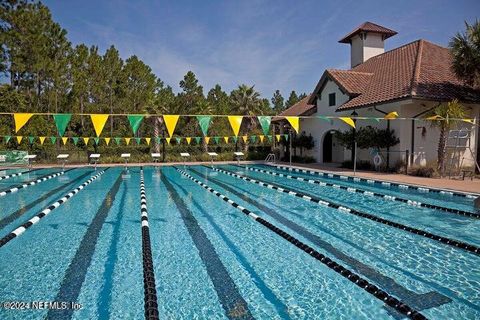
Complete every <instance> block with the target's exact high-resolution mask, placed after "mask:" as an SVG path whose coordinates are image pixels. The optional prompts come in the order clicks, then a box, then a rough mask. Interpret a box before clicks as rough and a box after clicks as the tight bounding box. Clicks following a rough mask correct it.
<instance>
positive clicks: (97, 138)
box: [93, 137, 100, 146]
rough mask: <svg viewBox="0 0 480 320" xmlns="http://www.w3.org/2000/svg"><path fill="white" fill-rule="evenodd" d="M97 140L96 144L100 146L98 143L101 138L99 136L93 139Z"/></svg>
mask: <svg viewBox="0 0 480 320" xmlns="http://www.w3.org/2000/svg"><path fill="white" fill-rule="evenodd" d="M93 140H94V141H95V144H96V145H97V146H98V143H99V142H100V138H99V137H96V138H94V139H93Z"/></svg>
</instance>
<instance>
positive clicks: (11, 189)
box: [0, 168, 76, 196]
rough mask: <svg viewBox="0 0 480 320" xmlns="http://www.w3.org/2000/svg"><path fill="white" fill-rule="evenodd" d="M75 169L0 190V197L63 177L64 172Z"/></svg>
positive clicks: (50, 174) (49, 174)
mask: <svg viewBox="0 0 480 320" xmlns="http://www.w3.org/2000/svg"><path fill="white" fill-rule="evenodd" d="M75 169H76V168H72V169H68V170H65V171H58V172H54V173H52V172H50V173H48V174H46V175H43V176H41V177H38V178H35V179H32V180H30V181H26V182H24V183H22V184H17V185H16V186H14V187H9V188H7V189H4V190H0V196H4V195H6V194H9V193H14V192H17V191H19V190H21V189H24V188H28V187H30V186H34V185H36V184H39V183H41V182H44V181H47V180H50V179H52V178H55V177H58V176H61V175H64V174H65V173H66V172H68V171H72V170H75Z"/></svg>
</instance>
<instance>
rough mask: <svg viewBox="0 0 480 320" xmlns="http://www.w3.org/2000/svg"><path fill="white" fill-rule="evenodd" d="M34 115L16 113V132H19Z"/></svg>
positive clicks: (14, 115)
mask: <svg viewBox="0 0 480 320" xmlns="http://www.w3.org/2000/svg"><path fill="white" fill-rule="evenodd" d="M32 116H33V113H14V114H13V120H14V121H15V133H17V132H18V130H20V129H21V128H22V127H23V126H24V125H25V124H26V123H27V122H28V120H30V118H31V117H32Z"/></svg>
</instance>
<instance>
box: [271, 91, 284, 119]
mask: <svg viewBox="0 0 480 320" xmlns="http://www.w3.org/2000/svg"><path fill="white" fill-rule="evenodd" d="M271 101H272V105H273V111H274V112H275V114H279V113H281V112H282V111H283V110H284V109H285V105H284V101H285V99H284V98H283V97H282V94H281V93H280V90H276V91H275V93H274V94H273V97H272V100H271Z"/></svg>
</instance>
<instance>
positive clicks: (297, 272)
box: [162, 168, 390, 319]
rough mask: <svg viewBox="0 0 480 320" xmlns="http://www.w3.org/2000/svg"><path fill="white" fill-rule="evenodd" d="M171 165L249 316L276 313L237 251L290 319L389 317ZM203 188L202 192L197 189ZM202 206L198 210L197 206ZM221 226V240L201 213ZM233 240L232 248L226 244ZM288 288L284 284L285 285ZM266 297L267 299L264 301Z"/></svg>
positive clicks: (379, 304) (169, 175) (373, 302)
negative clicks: (245, 305) (237, 289)
mask: <svg viewBox="0 0 480 320" xmlns="http://www.w3.org/2000/svg"><path fill="white" fill-rule="evenodd" d="M171 171H172V168H164V169H162V173H163V174H165V175H166V176H167V178H168V179H169V180H172V179H173V180H174V181H178V182H177V183H178V184H181V185H182V186H183V188H185V190H188V194H185V199H186V200H188V201H187V205H188V207H189V208H190V210H191V211H192V213H193V214H194V215H195V217H196V219H197V221H198V222H199V224H200V225H201V227H202V228H203V229H204V230H205V233H206V234H207V235H208V237H209V239H210V241H211V242H212V244H213V245H214V246H215V250H216V252H217V254H218V255H219V257H220V259H222V261H224V265H225V266H226V267H227V269H228V272H229V273H230V275H231V277H232V278H233V279H234V281H235V283H236V284H237V286H238V288H239V290H240V293H241V294H242V295H243V297H244V299H245V301H246V302H247V303H248V306H249V308H250V310H251V311H252V315H253V316H254V317H255V318H261V319H264V318H265V319H270V318H275V317H276V314H277V312H276V309H275V308H272V306H271V303H270V302H269V301H268V300H267V299H265V298H263V297H262V296H263V294H262V291H261V290H260V289H259V288H258V287H257V286H256V283H254V282H252V276H251V275H250V273H249V270H248V269H245V268H244V267H243V265H242V263H241V262H240V261H239V260H238V258H237V256H236V254H235V253H234V252H235V251H237V252H241V253H242V255H243V256H244V259H245V261H247V262H248V264H249V265H251V266H252V267H253V268H254V270H255V272H256V274H257V275H258V276H259V277H261V279H263V281H264V284H265V285H266V286H268V288H270V290H272V292H274V293H275V295H276V297H277V298H278V299H280V301H282V303H283V304H285V305H286V306H287V308H288V309H287V310H288V314H289V315H290V316H291V317H292V318H298V317H306V316H307V315H313V314H315V315H316V316H317V317H319V318H326V317H330V318H339V317H342V316H343V317H345V318H356V319H372V318H376V319H389V318H390V316H389V315H388V313H387V311H386V310H385V309H384V308H382V306H383V303H382V302H380V301H378V300H377V299H374V298H372V296H371V295H370V294H368V293H367V292H365V291H362V290H359V289H358V288H356V287H355V286H352V285H351V282H350V281H348V280H347V279H344V278H342V277H338V275H337V274H336V272H335V271H333V270H330V269H329V268H328V267H326V266H323V265H322V264H319V263H318V261H315V260H314V259H312V257H310V256H308V255H307V254H305V253H304V252H302V251H300V250H299V249H298V248H296V247H294V246H292V245H290V244H289V243H287V242H286V241H285V240H283V239H281V238H280V237H278V236H277V235H276V234H274V233H272V232H270V231H268V230H266V229H265V228H264V227H263V226H260V225H259V224H257V223H255V222H254V221H252V220H251V219H248V218H247V217H244V216H242V215H241V213H239V212H238V211H237V210H236V209H235V208H233V207H231V206H230V205H228V204H227V203H225V202H223V201H222V200H221V199H219V198H218V197H215V196H214V195H213V194H211V193H209V192H207V191H206V190H204V189H202V188H200V187H199V186H198V185H196V184H195V183H194V182H192V181H190V180H189V179H185V178H183V179H182V178H180V177H179V176H180V175H179V174H178V173H176V172H173V173H172V172H171ZM202 190H203V191H202ZM195 202H196V203H197V206H199V207H200V208H203V210H201V211H199V210H198V207H197V206H195V205H194V203H195ZM206 214H208V215H210V216H211V219H213V220H214V221H215V222H216V224H217V225H219V226H221V227H222V231H223V233H224V235H225V236H227V237H228V238H229V240H230V241H229V242H228V243H226V242H225V241H224V240H223V238H222V236H221V235H219V234H218V232H217V231H216V229H215V227H214V226H212V224H211V223H210V222H209V219H208V218H205V215H206ZM229 243H230V244H231V243H233V244H234V245H235V247H236V248H237V250H233V251H234V252H232V249H231V248H230V247H229V245H228V244H229ZM287 288H288V289H287ZM267 302H268V303H267Z"/></svg>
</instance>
